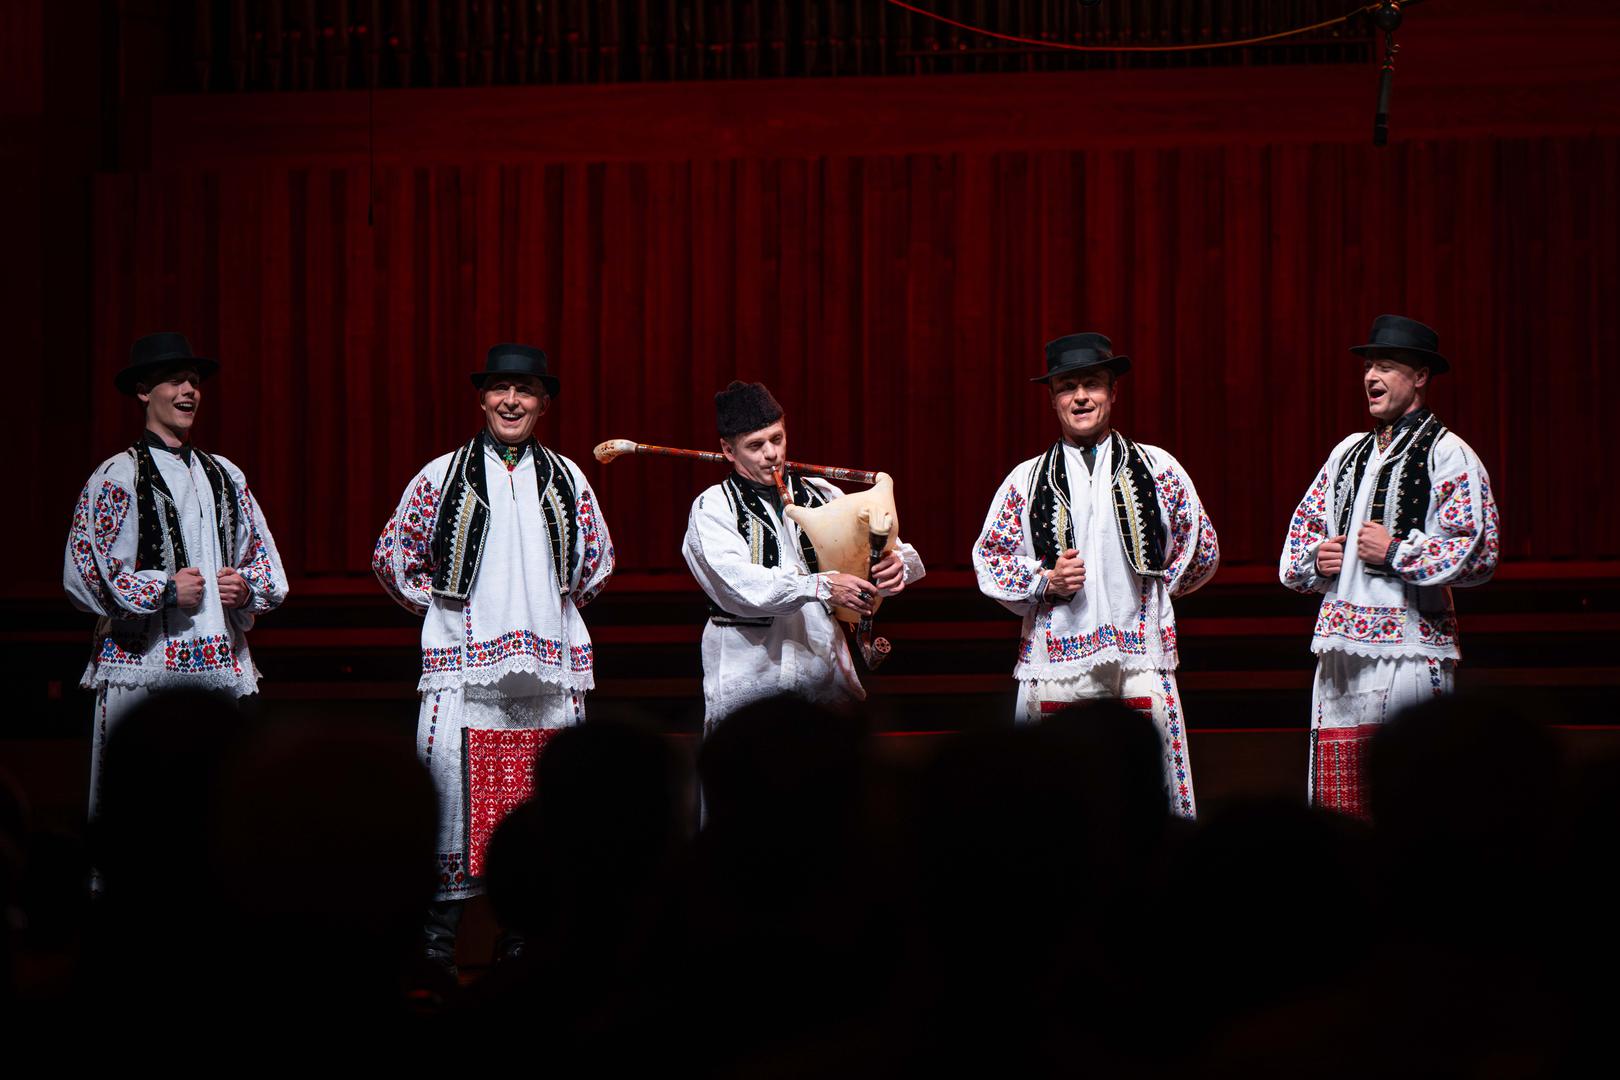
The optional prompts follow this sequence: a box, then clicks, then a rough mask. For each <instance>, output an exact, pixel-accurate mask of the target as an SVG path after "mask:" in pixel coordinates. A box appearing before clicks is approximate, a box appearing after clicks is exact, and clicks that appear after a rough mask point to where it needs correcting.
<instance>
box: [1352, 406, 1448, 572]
mask: <svg viewBox="0 0 1620 1080" xmlns="http://www.w3.org/2000/svg"><path fill="white" fill-rule="evenodd" d="M1445 433H1446V429H1445V426H1444V425H1443V424H1441V423H1440V421H1439V420H1438V419H1436V418H1435V415H1434V414H1433V413H1431V412H1428V411H1427V410H1425V411H1424V414H1423V416H1422V418H1421V419H1420V420H1418V421H1417V422H1416V423H1412V424H1409V425H1407V427H1406V428H1405V429H1404V430H1402V431H1397V433H1396V436H1395V441H1394V442H1393V443H1392V444H1391V445H1390V448H1389V452H1388V453H1387V454H1386V455H1385V456H1384V464H1383V466H1382V467H1381V468H1380V469H1379V470H1378V478H1377V479H1376V481H1374V485H1373V494H1372V501H1371V502H1370V503H1369V504H1368V507H1367V519H1368V520H1369V521H1376V522H1379V523H1380V524H1382V525H1383V526H1384V527H1385V528H1387V529H1388V530H1389V534H1390V535H1391V536H1393V537H1394V538H1395V539H1397V540H1403V539H1405V538H1406V537H1407V536H1410V535H1411V534H1412V531H1413V530H1414V529H1421V528H1423V523H1424V521H1425V520H1426V519H1427V518H1428V516H1429V494H1430V487H1431V480H1430V477H1429V453H1430V451H1432V450H1433V449H1434V444H1435V441H1436V440H1437V439H1439V438H1440V436H1442V435H1444V434H1445ZM1377 444H1378V433H1377V432H1376V431H1371V432H1368V433H1367V437H1366V438H1364V439H1362V440H1361V441H1360V442H1358V443H1356V445H1355V446H1353V447H1351V448H1350V452H1349V453H1348V454H1346V455H1345V456H1344V461H1343V462H1342V463H1341V464H1340V465H1339V475H1338V476H1337V477H1336V478H1335V479H1334V481H1333V507H1334V522H1333V527H1334V530H1335V531H1334V533H1333V535H1334V536H1346V537H1347V536H1350V535H1351V533H1350V527H1351V525H1352V524H1354V523H1353V522H1352V521H1351V520H1350V515H1351V512H1352V511H1353V510H1354V509H1355V505H1356V492H1358V491H1360V490H1361V481H1362V479H1363V478H1364V477H1365V476H1366V474H1367V463H1368V462H1369V461H1371V460H1372V455H1373V450H1374V448H1375V447H1376V446H1377ZM1366 569H1367V572H1368V573H1371V574H1379V575H1388V574H1389V573H1390V571H1388V570H1386V569H1385V568H1384V567H1382V566H1376V565H1373V564H1370V563H1369V564H1366Z"/></svg>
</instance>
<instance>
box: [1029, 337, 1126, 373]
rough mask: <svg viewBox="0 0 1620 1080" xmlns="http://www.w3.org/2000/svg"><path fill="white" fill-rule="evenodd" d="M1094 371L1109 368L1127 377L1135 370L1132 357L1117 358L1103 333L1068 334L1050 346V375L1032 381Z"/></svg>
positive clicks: (1047, 347) (1048, 351)
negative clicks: (1127, 373)
mask: <svg viewBox="0 0 1620 1080" xmlns="http://www.w3.org/2000/svg"><path fill="white" fill-rule="evenodd" d="M1091 368H1107V369H1108V370H1110V371H1112V372H1113V373H1114V374H1115V375H1123V374H1125V373H1126V372H1127V371H1129V370H1131V358H1130V357H1128V356H1115V355H1114V344H1113V342H1111V341H1109V340H1108V339H1107V338H1106V337H1104V336H1103V335H1102V334H1068V335H1065V336H1064V337H1060V338H1058V339H1057V340H1056V341H1048V342H1047V343H1046V374H1045V375H1037V376H1035V377H1034V378H1033V379H1031V380H1029V381H1030V382H1046V381H1048V380H1050V379H1055V378H1057V377H1058V376H1059V375H1068V374H1070V373H1071V372H1075V371H1087V370H1089V369H1091Z"/></svg>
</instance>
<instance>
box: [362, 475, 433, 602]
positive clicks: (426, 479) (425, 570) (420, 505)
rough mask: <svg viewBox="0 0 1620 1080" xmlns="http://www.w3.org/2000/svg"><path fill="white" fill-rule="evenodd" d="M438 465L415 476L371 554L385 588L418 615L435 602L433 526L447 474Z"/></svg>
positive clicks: (372, 561) (374, 568)
mask: <svg viewBox="0 0 1620 1080" xmlns="http://www.w3.org/2000/svg"><path fill="white" fill-rule="evenodd" d="M438 464H439V463H438V462H435V463H434V464H433V465H429V466H428V467H427V468H425V469H423V470H422V471H421V472H419V473H417V474H416V476H415V477H414V478H412V480H411V482H410V484H409V485H408V486H407V487H406V488H405V494H404V495H402V496H400V500H399V506H398V507H396V508H395V510H394V513H393V515H392V516H391V517H390V518H389V519H388V522H387V524H385V525H384V526H383V530H382V535H381V536H379V537H378V538H377V546H376V547H375V548H374V549H372V553H371V570H372V573H374V574H376V575H377V580H378V581H379V582H381V583H382V587H383V591H384V592H386V593H388V595H389V596H392V597H393V598H394V599H395V600H396V601H397V602H398V603H399V604H400V605H401V606H403V607H404V608H406V609H407V610H409V611H414V612H415V613H416V614H418V615H422V614H425V613H426V612H427V609H428V606H429V605H430V604H431V603H432V602H433V570H434V567H433V565H432V546H433V543H432V541H433V526H434V524H435V523H436V522H437V521H438V518H439V500H440V498H441V497H442V495H443V492H442V491H441V490H440V487H439V481H438V480H436V479H435V477H441V476H442V475H443V468H442V466H441V467H440V468H439V469H437V470H435V468H434V465H438Z"/></svg>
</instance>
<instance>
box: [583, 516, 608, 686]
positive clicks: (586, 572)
mask: <svg viewBox="0 0 1620 1080" xmlns="http://www.w3.org/2000/svg"><path fill="white" fill-rule="evenodd" d="M578 520H579V537H580V541H581V545H582V548H583V550H584V556H583V558H582V560H581V564H580V571H579V579H580V582H581V588H580V589H578V590H577V591H576V593H575V596H574V606H575V607H576V608H582V607H584V606H585V605H586V604H588V603H590V602H591V601H592V600H595V599H596V595H597V594H598V593H600V592H601V591H602V587H603V586H604V585H606V584H607V581H608V575H610V574H612V573H613V545H612V544H611V543H609V544H607V545H606V547H605V549H604V546H603V543H602V533H603V530H602V528H601V526H600V524H599V523H598V520H597V516H596V502H595V500H594V499H592V498H591V493H590V492H589V491H583V492H581V493H580V496H579V509H578ZM604 552H605V555H604ZM604 570H605V571H606V572H605V573H604V572H603V571H604ZM575 670H579V669H577V668H576V669H575Z"/></svg>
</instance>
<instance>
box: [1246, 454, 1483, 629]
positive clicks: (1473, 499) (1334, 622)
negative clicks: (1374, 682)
mask: <svg viewBox="0 0 1620 1080" xmlns="http://www.w3.org/2000/svg"><path fill="white" fill-rule="evenodd" d="M1365 437H1366V433H1365V432H1360V433H1357V434H1355V435H1351V436H1349V437H1348V438H1346V439H1344V440H1343V441H1342V442H1340V443H1339V445H1338V446H1336V447H1334V448H1333V453H1332V454H1330V455H1329V456H1328V460H1327V464H1325V465H1323V466H1322V470H1321V471H1320V472H1318V473H1317V474H1316V479H1315V480H1314V481H1312V482H1311V486H1310V488H1309V490H1307V491H1306V492H1305V497H1304V498H1303V499H1301V500H1300V503H1299V506H1298V507H1297V508H1296V509H1295V510H1294V516H1293V519H1292V520H1291V521H1290V522H1289V526H1288V536H1287V539H1286V540H1285V541H1284V542H1283V550H1282V557H1281V559H1280V561H1279V563H1278V570H1277V572H1278V576H1279V577H1280V578H1281V580H1282V583H1283V584H1284V585H1286V586H1288V587H1289V588H1290V589H1294V590H1296V591H1298V592H1304V593H1322V594H1323V596H1322V606H1321V608H1320V609H1319V610H1318V612H1317V617H1316V628H1315V630H1314V632H1313V634H1312V637H1311V651H1312V652H1314V653H1318V654H1320V653H1325V652H1342V653H1348V654H1350V655H1353V656H1365V657H1374V658H1376V657H1403V656H1414V657H1415V656H1426V657H1434V658H1436V659H1442V660H1456V659H1459V658H1460V657H1461V655H1462V653H1461V650H1460V649H1459V647H1458V638H1457V616H1456V609H1455V607H1454V606H1453V603H1452V598H1451V590H1452V588H1453V587H1457V588H1462V587H1465V586H1470V585H1481V584H1484V583H1485V582H1487V581H1489V580H1490V579H1491V575H1492V574H1494V573H1495V572H1496V562H1497V557H1498V554H1499V549H1500V546H1501V544H1500V541H1501V537H1500V530H1501V522H1500V519H1499V516H1498V514H1497V510H1496V500H1495V498H1494V497H1493V496H1492V495H1491V480H1490V477H1489V476H1487V475H1486V474H1485V466H1484V465H1483V464H1482V463H1481V462H1480V460H1479V456H1478V455H1477V454H1475V453H1474V451H1473V450H1472V449H1471V448H1470V447H1469V445H1468V444H1467V443H1465V442H1463V441H1462V440H1461V439H1460V438H1458V437H1457V436H1456V435H1455V434H1453V433H1452V432H1450V431H1449V430H1448V431H1447V432H1446V433H1445V434H1444V435H1442V436H1441V437H1440V438H1439V439H1437V440H1435V444H1434V446H1433V448H1432V449H1431V450H1430V451H1429V480H1430V495H1429V512H1428V514H1427V516H1426V517H1425V518H1424V522H1423V528H1421V529H1414V530H1412V532H1411V533H1409V534H1408V535H1406V536H1404V537H1397V538H1396V539H1399V540H1400V546H1399V547H1398V548H1396V551H1395V558H1394V560H1393V562H1392V564H1391V565H1392V569H1393V570H1394V574H1393V575H1378V574H1371V573H1368V571H1367V567H1366V566H1365V565H1364V564H1363V563H1362V561H1361V559H1360V558H1359V557H1358V556H1357V554H1356V533H1357V531H1358V530H1359V529H1360V528H1361V524H1362V522H1364V521H1366V520H1367V515H1368V512H1369V511H1368V507H1369V506H1370V505H1371V503H1372V498H1373V493H1374V491H1375V489H1376V486H1377V481H1378V472H1379V470H1380V469H1381V468H1382V467H1383V465H1384V462H1385V460H1386V453H1387V452H1386V451H1381V450H1378V449H1377V447H1376V445H1375V446H1374V449H1373V454H1372V456H1371V458H1370V459H1369V460H1368V462H1367V468H1366V471H1365V472H1364V473H1363V474H1362V478H1361V484H1360V485H1359V486H1358V487H1357V489H1356V492H1355V501H1354V503H1353V505H1352V512H1351V514H1350V531H1349V535H1348V536H1347V537H1346V539H1345V542H1344V566H1343V567H1342V568H1341V569H1340V571H1339V573H1338V574H1337V575H1336V576H1334V577H1323V576H1322V575H1321V574H1320V573H1318V572H1317V569H1316V551H1317V549H1318V548H1320V547H1321V546H1322V543H1323V541H1325V540H1327V539H1328V538H1329V537H1330V536H1331V535H1333V534H1332V531H1331V530H1332V529H1333V528H1334V522H1335V521H1337V519H1338V512H1337V507H1336V506H1335V505H1334V502H1333V500H1334V492H1333V486H1334V481H1335V480H1336V479H1337V478H1338V475H1339V468H1340V466H1341V464H1342V463H1343V462H1344V458H1345V455H1346V454H1348V453H1349V452H1350V450H1351V449H1352V448H1353V447H1355V445H1356V444H1357V443H1359V442H1360V441H1361V440H1362V439H1363V438H1365ZM1399 441H1400V440H1399V438H1397V439H1396V442H1395V443H1394V444H1392V446H1391V448H1393V446H1394V445H1398V444H1399ZM1394 514H1395V507H1394V502H1393V500H1390V505H1389V507H1388V511H1387V517H1388V520H1386V521H1385V522H1384V523H1383V524H1384V525H1385V526H1386V527H1391V528H1392V527H1393V525H1394Z"/></svg>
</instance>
